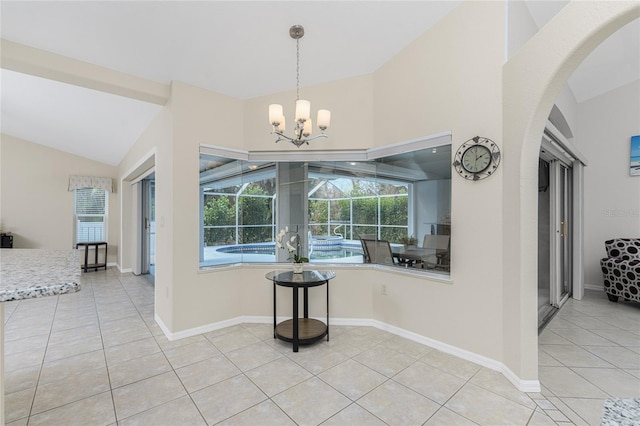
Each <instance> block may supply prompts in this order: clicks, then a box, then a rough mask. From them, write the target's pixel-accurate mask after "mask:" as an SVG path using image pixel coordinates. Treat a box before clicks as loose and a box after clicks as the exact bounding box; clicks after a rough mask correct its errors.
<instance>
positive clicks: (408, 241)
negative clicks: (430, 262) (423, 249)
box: [400, 235, 418, 248]
mask: <svg viewBox="0 0 640 426" xmlns="http://www.w3.org/2000/svg"><path fill="white" fill-rule="evenodd" d="M400 242H401V243H402V244H404V246H405V247H407V248H415V247H416V246H417V244H418V240H416V239H415V238H414V237H413V235H412V236H410V237H402V238H401V239H400Z"/></svg>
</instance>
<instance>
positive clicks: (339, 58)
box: [0, 0, 640, 165]
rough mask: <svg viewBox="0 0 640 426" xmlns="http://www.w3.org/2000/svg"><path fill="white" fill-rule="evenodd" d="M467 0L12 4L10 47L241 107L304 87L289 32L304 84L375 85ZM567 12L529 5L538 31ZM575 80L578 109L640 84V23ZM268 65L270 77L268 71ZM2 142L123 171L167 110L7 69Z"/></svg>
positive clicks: (5, 23) (554, 4) (5, 15)
mask: <svg viewBox="0 0 640 426" xmlns="http://www.w3.org/2000/svg"><path fill="white" fill-rule="evenodd" d="M459 3H460V2H458V1H388V2H385V1H357V2H356V1H335V2H333V1H332V2H328V1H298V2H291V1H206V2H205V1H194V2H186V1H175V2H155V1H129V2H112V1H86V2H63V1H44V2H35V1H7V0H4V1H2V3H1V4H0V8H1V9H0V11H1V35H2V38H3V39H5V40H10V41H12V42H16V43H20V44H23V45H27V46H31V47H35V48H38V49H42V50H46V51H50V52H53V53H56V54H60V55H63V56H67V57H70V58H75V59H78V60H82V61H86V62H89V63H92V64H96V65H100V66H103V67H106V68H109V69H113V70H117V71H122V72H125V73H128V74H131V75H134V76H137V77H142V78H145V79H149V80H153V81H156V82H159V83H164V84H169V83H170V82H171V81H172V80H180V81H183V82H186V83H189V84H192V85H194V86H199V87H203V88H206V89H209V90H212V91H215V92H218V93H222V94H225V95H229V96H232V97H235V98H239V99H248V98H252V97H256V96H261V95H266V94H271V93H277V92H281V91H284V90H290V89H293V88H294V87H295V78H296V73H295V43H294V42H293V40H291V38H290V37H289V34H288V29H289V27H290V26H291V25H292V24H302V25H304V26H305V29H306V34H305V36H304V38H303V39H302V40H301V42H300V46H301V58H300V61H301V85H302V86H306V85H313V84H318V83H323V82H327V81H333V80H338V79H343V78H347V77H352V76H357V75H363V74H368V73H371V72H373V71H375V70H376V69H377V68H379V67H380V66H381V65H382V64H383V63H385V62H386V61H388V60H389V59H390V58H391V57H392V56H394V55H395V54H396V53H398V52H399V51H400V50H401V49H403V48H404V47H405V46H407V45H408V44H409V43H411V42H412V41H413V40H415V39H416V38H417V37H419V36H420V35H421V34H422V33H424V32H425V31H426V30H427V29H428V28H429V27H430V26H432V25H433V24H434V23H436V22H438V21H439V20H440V19H442V17H444V16H445V15H446V14H448V13H449V12H450V11H451V10H453V9H454V8H455V7H456V6H457V5H458V4H459ZM566 3H567V2H566V1H550V2H540V1H528V2H526V4H527V7H528V8H529V10H530V12H531V15H532V16H533V18H534V20H535V21H536V24H537V25H538V27H542V26H543V25H544V24H545V23H546V22H548V21H549V20H550V19H551V18H552V17H553V16H554V15H555V14H556V13H557V12H558V11H559V10H560V9H561V8H562V7H564V5H565V4H566ZM627 27H628V28H625V29H624V31H619V32H618V33H616V34H614V36H612V37H611V38H610V39H609V40H607V41H606V42H605V43H604V44H603V45H602V46H601V48H599V49H598V50H597V51H595V52H594V53H593V54H592V55H591V56H590V57H589V58H587V60H585V61H584V63H583V64H582V66H581V67H580V68H579V69H578V70H577V71H576V72H575V73H574V75H573V76H572V77H571V79H570V81H569V85H570V87H571V89H572V91H573V92H574V95H575V97H576V99H577V100H578V101H579V102H580V101H583V100H585V99H589V98H591V97H593V96H597V95H599V94H601V93H604V92H606V91H608V90H611V89H613V88H615V87H619V86H621V85H623V84H626V83H628V82H630V81H633V80H634V79H637V78H638V75H639V74H640V48H639V44H638V40H639V39H640V37H639V32H638V28H640V25H638V22H637V21H636V22H634V23H631V24H630V25H628V26H627ZM265 64H268V66H265ZM1 78H2V93H1V96H2V116H1V119H2V121H1V123H2V133H4V134H8V135H12V136H16V137H19V138H21V139H25V140H29V141H33V142H36V143H39V144H43V145H47V146H51V147H54V148H56V149H61V150H64V151H67V152H70V153H74V154H77V155H81V156H84V157H87V158H91V159H94V160H97V161H101V162H104V163H108V164H113V165H117V164H118V163H119V162H120V161H121V159H122V157H123V156H124V154H125V153H126V152H127V151H128V150H129V148H130V147H131V145H132V144H133V143H134V141H135V140H136V138H137V137H138V136H139V135H140V133H141V132H142V131H143V130H144V129H145V128H146V127H147V125H148V123H149V122H150V120H151V119H152V118H153V116H155V114H156V113H157V112H158V111H159V109H160V106H158V105H154V104H149V103H145V102H142V101H138V100H133V99H129V98H124V97H120V96H116V95H112V94H107V93H103V92H98V91H94V90H90V89H85V88H80V87H77V86H72V85H69V84H65V83H60V82H56V81H52V80H47V79H43V78H39V77H34V76H30V75H25V74H19V73H16V72H12V71H8V70H2V73H1Z"/></svg>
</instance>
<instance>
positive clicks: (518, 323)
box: [501, 2, 640, 377]
mask: <svg viewBox="0 0 640 426" xmlns="http://www.w3.org/2000/svg"><path fill="white" fill-rule="evenodd" d="M638 16H640V4H638V3H637V2H570V3H569V4H568V5H567V6H565V7H564V8H563V9H562V10H561V11H560V12H559V13H558V14H557V15H556V16H555V17H554V18H553V19H552V20H551V21H550V22H549V23H548V24H547V25H546V26H545V27H544V28H543V29H542V30H540V31H539V32H538V33H537V34H536V35H535V36H534V37H532V38H531V39H530V40H529V41H528V42H527V43H526V44H525V45H524V46H523V47H522V48H521V49H520V50H519V51H518V52H517V53H516V54H515V55H513V56H512V57H511V58H510V60H509V61H508V62H507V63H506V64H505V66H504V67H503V74H502V76H503V80H502V85H503V101H502V107H503V126H504V127H503V137H504V140H505V141H506V143H507V146H505V160H506V155H507V153H508V154H509V155H510V158H511V159H512V160H511V161H505V163H504V168H503V173H504V176H505V179H504V192H503V194H502V197H503V199H504V200H505V203H504V210H503V211H504V213H503V224H502V227H503V230H504V231H503V235H504V239H503V246H504V251H503V257H502V261H501V268H502V270H503V274H504V277H503V278H504V284H503V286H502V287H503V297H504V300H505V303H504V304H503V305H502V307H503V315H504V320H503V324H504V335H503V341H504V342H508V344H505V346H504V347H505V351H504V356H503V362H504V363H505V364H506V365H509V366H510V367H511V368H512V369H513V371H514V372H516V374H517V375H518V376H519V377H535V376H536V375H537V349H536V348H537V326H536V321H534V319H535V318H537V306H536V304H534V303H533V301H535V300H537V270H536V269H537V261H536V257H537V238H538V235H537V195H538V194H537V174H538V157H539V151H540V139H541V135H542V132H543V129H544V126H545V123H546V120H547V117H548V115H549V112H550V111H551V108H552V106H553V103H554V101H555V99H557V97H558V95H559V94H560V93H561V90H562V87H563V85H564V84H565V83H566V81H567V79H568V78H569V76H570V75H571V73H573V71H574V70H575V69H576V68H577V67H578V65H579V64H580V62H581V61H582V60H584V59H585V58H586V57H587V56H588V55H589V53H591V52H592V51H593V49H595V47H596V46H598V44H600V43H601V42H602V41H603V40H605V39H606V38H607V37H609V36H610V35H611V34H612V33H613V32H615V31H617V30H618V29H620V28H621V27H622V26H623V25H625V24H626V23H628V22H630V21H631V20H633V19H637V18H638ZM531 70H535V72H531ZM507 200H508V202H506V201H507Z"/></svg>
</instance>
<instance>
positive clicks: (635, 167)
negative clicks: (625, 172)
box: [629, 135, 640, 176]
mask: <svg viewBox="0 0 640 426" xmlns="http://www.w3.org/2000/svg"><path fill="white" fill-rule="evenodd" d="M629 174H630V175H631V176H640V135H637V136H631V169H630V171H629Z"/></svg>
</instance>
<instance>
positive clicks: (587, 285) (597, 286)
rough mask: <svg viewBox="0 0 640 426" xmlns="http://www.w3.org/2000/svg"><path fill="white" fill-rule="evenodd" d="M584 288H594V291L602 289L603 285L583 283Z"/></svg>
mask: <svg viewBox="0 0 640 426" xmlns="http://www.w3.org/2000/svg"><path fill="white" fill-rule="evenodd" d="M584 289H585V290H595V291H604V286H603V285H602V284H587V283H584Z"/></svg>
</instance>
